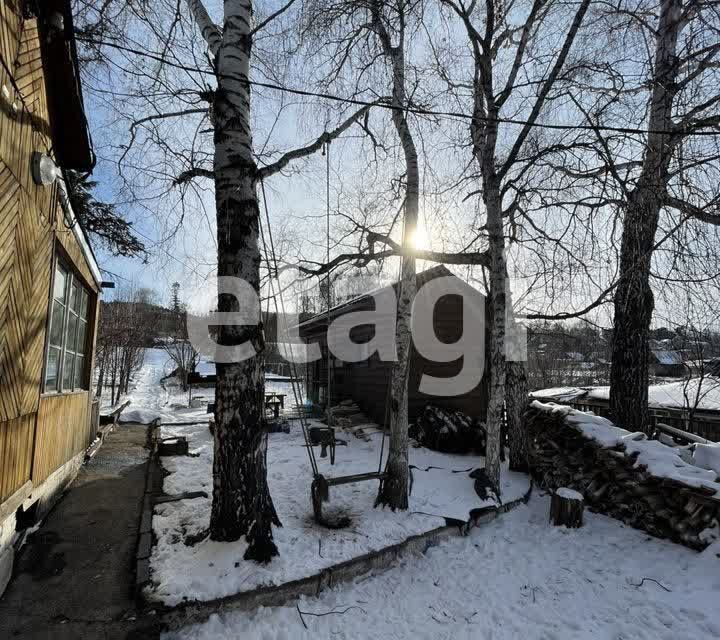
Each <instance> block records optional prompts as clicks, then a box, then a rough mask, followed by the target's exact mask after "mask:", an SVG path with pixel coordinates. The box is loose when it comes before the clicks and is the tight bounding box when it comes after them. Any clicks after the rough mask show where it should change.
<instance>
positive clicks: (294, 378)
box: [258, 180, 318, 476]
mask: <svg viewBox="0 0 720 640" xmlns="http://www.w3.org/2000/svg"><path fill="white" fill-rule="evenodd" d="M260 188H261V191H262V196H263V208H264V209H265V220H266V224H267V230H268V239H269V241H270V248H271V251H272V264H271V263H270V257H269V255H268V250H267V243H266V242H265V233H264V231H263V224H262V219H261V218H260V217H259V216H258V224H259V227H260V238H261V239H262V245H263V253H264V254H265V263H266V264H267V267H268V283H269V285H270V297H271V298H272V300H273V304H274V306H275V314H276V317H277V320H279V319H280V309H279V308H278V301H277V298H278V296H277V295H276V293H275V280H276V279H278V275H279V270H278V262H277V256H276V254H275V243H274V242H273V237H272V227H271V225H270V215H269V213H268V206H267V195H266V193H265V183H264V181H262V180H261V181H260ZM278 288H280V282H279V281H278ZM279 295H280V307H281V308H282V317H283V318H287V315H286V314H285V300H284V299H283V296H282V292H281V291H279ZM276 325H277V321H276ZM285 355H288V353H287V352H286V354H285ZM289 355H290V356H291V357H290V358H287V359H288V361H289V363H290V385H291V387H292V391H293V397H294V399H295V406H296V407H297V410H298V417H299V419H300V425H301V427H302V433H303V439H304V440H305V448H306V449H307V451H308V457H309V459H310V467H311V468H312V472H313V476H317V475H318V464H317V459H316V458H315V451H314V449H313V447H312V444H311V443H310V436H309V435H308V427H307V421H306V418H305V415H304V413H303V411H302V409H301V395H302V394H301V393H300V390H299V388H298V387H299V385H298V380H299V379H300V378H299V377H298V371H297V366H296V364H297V363H296V362H295V360H294V358H293V357H292V354H289Z"/></svg>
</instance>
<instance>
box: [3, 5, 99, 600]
mask: <svg viewBox="0 0 720 640" xmlns="http://www.w3.org/2000/svg"><path fill="white" fill-rule="evenodd" d="M0 56H1V58H2V60H1V62H2V64H1V65H0V593H2V591H3V590H4V588H5V586H6V583H7V580H8V578H9V574H10V571H11V568H12V563H13V555H14V547H13V545H14V544H17V542H18V540H19V538H21V537H22V532H23V529H25V528H27V527H29V526H31V525H32V524H34V523H35V522H36V521H37V519H38V518H39V517H41V516H42V515H43V513H45V512H46V511H47V510H48V509H49V508H50V506H51V505H52V503H53V500H54V498H55V497H56V496H57V495H59V493H60V492H61V491H62V489H63V488H64V487H65V486H66V485H67V484H68V483H69V482H70V481H71V480H72V479H73V477H74V476H75V474H76V473H77V471H78V469H79V467H80V464H81V463H82V461H83V458H84V452H85V450H86V448H87V447H88V445H89V444H90V443H91V442H92V441H93V440H94V438H95V434H96V429H95V416H94V415H93V414H95V415H96V414H97V405H96V404H95V403H93V400H92V397H91V393H90V390H89V386H90V385H89V382H90V371H91V370H92V366H93V350H94V341H95V327H96V316H97V308H98V295H99V293H100V287H101V281H100V273H99V270H98V267H97V264H96V262H95V259H94V257H93V254H92V251H91V249H90V246H89V244H88V242H87V238H86V237H85V235H84V233H83V230H82V229H81V228H80V226H79V225H78V223H77V220H76V219H75V217H74V215H73V212H72V209H71V207H70V204H69V200H68V196H67V192H66V190H65V184H64V181H63V180H62V175H63V174H62V170H64V169H73V170H78V171H84V172H85V171H90V170H91V169H92V167H93V164H94V156H93V153H92V149H91V143H90V136H89V132H88V127H87V121H86V119H85V115H84V111H83V103H82V94H81V91H80V83H79V75H78V67H77V55H76V52H75V43H74V40H73V26H72V17H71V13H70V2H69V0H44V1H43V2H23V1H20V0H0Z"/></svg>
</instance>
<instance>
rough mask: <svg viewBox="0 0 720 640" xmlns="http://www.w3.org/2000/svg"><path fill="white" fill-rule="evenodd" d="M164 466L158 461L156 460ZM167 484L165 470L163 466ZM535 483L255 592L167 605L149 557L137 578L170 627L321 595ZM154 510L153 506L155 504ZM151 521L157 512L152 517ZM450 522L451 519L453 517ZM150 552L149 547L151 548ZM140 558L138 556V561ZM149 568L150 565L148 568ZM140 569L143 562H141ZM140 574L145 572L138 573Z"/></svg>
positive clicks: (462, 531) (461, 527)
mask: <svg viewBox="0 0 720 640" xmlns="http://www.w3.org/2000/svg"><path fill="white" fill-rule="evenodd" d="M157 466H158V467H159V464H158V465H157ZM160 483H161V485H162V471H160ZM532 489H533V483H532V480H531V481H530V488H529V489H528V491H527V492H526V493H525V495H524V496H523V497H522V498H518V499H516V500H512V501H511V502H508V503H505V504H503V505H501V506H500V507H498V508H495V507H490V508H487V509H480V510H478V511H477V512H476V514H474V517H473V518H472V520H471V521H470V522H469V523H464V522H457V521H456V522H453V523H452V524H446V525H445V526H442V527H438V528H436V529H432V530H431V531H427V532H425V533H421V534H417V535H414V536H411V537H409V538H407V539H405V540H403V541H402V542H399V543H397V544H394V545H391V546H388V547H384V548H382V549H378V550H376V551H371V552H369V553H366V554H363V555H361V556H358V557H356V558H351V559H350V560H345V561H344V562H341V563H338V564H336V565H333V566H331V567H327V568H326V569H323V570H322V571H320V572H319V573H316V574H314V575H311V576H308V577H306V578H300V579H298V580H293V581H291V582H285V583H283V584H280V585H272V586H269V587H260V588H258V589H253V590H252V591H244V592H241V593H236V594H234V595H230V596H225V597H223V598H216V599H213V600H206V601H197V600H195V601H192V602H182V603H180V604H178V605H176V606H174V607H165V606H163V605H161V604H159V603H157V602H153V601H151V600H147V599H145V597H144V596H143V595H142V588H143V587H144V586H146V585H147V584H148V583H149V558H148V559H146V560H145V564H144V566H143V570H144V571H147V574H144V577H145V578H146V579H145V580H144V581H143V582H142V584H140V581H138V588H139V589H140V591H139V593H140V594H141V596H140V597H141V598H143V600H144V604H145V606H146V607H147V608H148V609H155V611H156V613H157V615H158V616H159V619H160V620H161V622H162V623H163V625H164V626H165V627H166V628H167V629H170V630H175V629H179V628H182V627H184V626H186V625H189V624H197V623H200V622H204V621H205V620H207V619H208V618H209V617H210V615H212V614H213V613H220V612H223V611H231V610H235V611H249V610H253V609H256V608H257V607H261V606H262V607H278V606H282V605H284V604H286V603H287V602H289V601H291V600H296V599H297V598H299V597H300V596H310V597H314V596H318V595H319V594H320V593H322V592H323V591H325V590H326V589H330V588H332V587H334V586H335V585H337V584H341V583H344V582H349V581H351V580H353V579H354V578H357V577H359V576H362V575H365V574H367V573H370V572H371V571H384V570H387V569H389V568H391V567H392V565H393V564H394V563H395V562H396V561H397V560H398V559H400V558H401V557H403V556H405V555H408V554H413V553H414V554H424V553H426V552H427V550H428V549H429V548H431V547H434V546H437V545H438V544H439V542H440V541H441V540H443V539H445V538H448V537H450V536H462V535H466V534H467V533H468V532H469V531H470V530H471V529H473V528H475V527H478V526H480V525H483V524H486V523H488V522H491V521H492V520H494V519H495V518H496V517H497V516H498V515H499V514H502V513H506V512H508V511H511V510H512V509H514V508H515V507H518V506H520V505H521V504H527V502H528V501H529V500H530V496H531V494H532ZM150 508H151V509H152V507H150ZM150 522H152V517H151V518H150ZM448 522H450V521H448ZM148 555H149V551H148ZM139 563H140V560H138V565H139ZM145 567H147V568H145ZM138 569H139V566H138ZM138 575H140V574H138Z"/></svg>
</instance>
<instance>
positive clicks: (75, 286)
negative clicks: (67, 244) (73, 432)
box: [41, 253, 95, 395]
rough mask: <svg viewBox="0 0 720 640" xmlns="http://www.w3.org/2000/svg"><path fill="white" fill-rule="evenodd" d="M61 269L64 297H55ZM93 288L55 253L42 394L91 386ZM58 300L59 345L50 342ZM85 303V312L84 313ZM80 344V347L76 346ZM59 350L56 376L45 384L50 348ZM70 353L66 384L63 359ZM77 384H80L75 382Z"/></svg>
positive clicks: (79, 390)
mask: <svg viewBox="0 0 720 640" xmlns="http://www.w3.org/2000/svg"><path fill="white" fill-rule="evenodd" d="M59 271H62V272H63V273H64V276H65V288H64V291H63V301H62V302H60V301H59V300H56V297H55V285H56V281H57V275H58V272H59ZM76 290H78V294H77V295H78V297H79V300H78V302H77V308H73V307H74V306H75V304H76V303H75V300H74V296H75V291H76ZM93 294H94V292H93V290H92V289H91V288H90V287H88V286H87V284H86V283H85V281H84V279H83V278H82V277H81V276H80V275H78V273H77V270H76V269H74V268H73V266H72V263H71V262H70V261H69V260H67V259H66V258H65V257H64V255H61V254H57V253H56V255H55V257H54V260H53V263H52V276H51V279H50V296H49V301H48V316H47V323H46V333H45V350H44V354H43V371H42V380H41V393H42V395H69V394H73V393H87V392H88V391H89V389H90V375H89V370H90V366H89V365H90V359H91V357H90V356H91V355H92V354H91V353H90V351H91V349H90V334H91V328H92V326H93V323H92V311H93V309H94V305H95V301H94V298H93ZM57 303H60V304H62V306H63V307H64V309H63V314H62V329H61V333H60V345H59V346H58V345H56V344H53V343H52V342H51V339H52V331H53V316H54V310H55V306H56V304H57ZM83 306H84V313H83ZM71 315H72V316H73V317H74V318H75V331H74V340H73V342H74V345H73V347H72V349H69V348H68V338H69V337H70V336H69V335H68V323H69V322H70V317H71ZM83 325H84V327H85V337H84V340H83V343H82V345H81V344H80V343H79V342H78V336H79V331H80V328H81V327H82V326H83ZM80 347H82V349H81V350H80V351H78V349H79V348H80ZM52 349H55V350H59V355H58V363H57V373H56V376H55V384H54V385H53V386H52V387H49V386H48V379H47V374H48V368H49V362H50V353H51V350H52ZM68 356H70V357H71V358H72V365H71V367H72V370H71V376H72V378H71V380H70V381H69V384H67V385H66V384H65V380H64V378H65V373H66V369H65V363H66V360H67V358H68ZM79 360H80V361H81V362H82V372H81V373H80V374H78V372H77V369H76V367H77V363H78V361H79ZM78 385H79V386H78Z"/></svg>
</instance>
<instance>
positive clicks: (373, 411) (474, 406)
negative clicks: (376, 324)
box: [299, 266, 488, 424]
mask: <svg viewBox="0 0 720 640" xmlns="http://www.w3.org/2000/svg"><path fill="white" fill-rule="evenodd" d="M444 276H450V277H452V278H454V279H455V280H456V281H457V284H458V285H459V286H460V287H461V288H462V290H463V291H464V295H465V296H466V297H465V303H466V304H470V305H471V312H472V315H473V321H474V322H475V321H476V322H478V323H479V324H480V326H485V325H484V322H485V318H484V317H483V315H482V314H484V309H485V304H484V302H485V297H484V295H483V294H482V293H480V292H479V291H477V290H476V289H474V288H472V287H471V286H470V285H468V284H467V283H466V282H464V281H463V280H461V279H459V278H457V277H456V276H455V275H453V274H452V272H450V271H449V270H448V269H447V268H445V267H443V266H438V267H434V268H432V269H428V270H427V271H423V272H422V273H419V274H418V275H417V286H418V288H420V287H421V286H422V285H424V284H425V283H427V282H430V281H432V280H434V279H436V278H440V277H444ZM390 286H391V287H392V288H393V289H395V290H397V283H395V284H393V285H390ZM388 288H389V287H388ZM375 293H377V292H375ZM373 309H374V300H373V297H372V295H371V294H370V293H367V294H365V295H361V296H358V297H356V298H354V299H352V300H350V301H348V302H345V303H343V304H341V305H338V306H336V307H335V308H333V309H331V310H330V312H323V313H319V314H317V315H315V316H312V317H311V318H309V319H307V320H305V321H304V322H302V323H300V326H299V333H300V337H301V338H302V339H303V340H304V341H305V342H307V343H308V344H311V343H317V344H318V345H319V346H320V350H321V353H322V358H321V359H320V360H317V361H315V362H309V363H308V364H307V365H306V381H307V396H308V398H309V400H310V401H311V402H313V403H314V404H316V405H320V406H323V407H324V406H326V405H327V403H328V379H329V380H330V399H329V401H330V404H331V406H332V405H335V404H337V403H339V402H341V401H343V400H346V399H352V400H354V401H355V402H356V403H357V404H358V405H359V406H360V408H361V409H362V410H363V412H364V413H365V414H366V415H367V416H369V417H370V418H371V419H372V420H374V421H375V422H377V423H378V424H385V422H386V414H387V401H388V387H389V384H390V375H391V367H392V362H385V361H381V360H380V359H379V358H378V355H377V353H375V354H374V355H372V356H371V357H370V358H369V359H367V360H364V361H362V362H343V361H340V360H338V359H337V358H335V357H333V356H332V355H331V359H330V364H329V367H328V348H327V327H328V321H330V322H332V321H333V320H334V319H335V318H338V317H339V316H341V315H343V314H347V313H350V312H356V311H368V310H373ZM462 318H463V299H462V298H461V297H460V296H458V295H456V294H451V295H446V296H443V297H441V298H440V299H439V300H438V303H437V305H436V307H435V312H434V316H433V325H434V330H435V334H436V336H437V337H438V338H439V339H440V340H442V341H443V342H447V343H452V342H455V341H457V339H458V338H459V337H460V335H461V334H462V330H463V326H462ZM381 322H382V321H381ZM387 322H388V325H389V327H390V330H391V331H393V332H394V321H393V318H388V319H387ZM373 332H374V329H373V328H372V327H371V326H370V325H360V326H358V327H355V328H354V329H353V331H352V332H351V334H350V337H351V339H352V340H353V341H354V342H357V343H363V342H367V341H368V340H370V339H372V337H373ZM393 335H394V334H393ZM461 366H462V359H459V360H456V361H453V362H442V363H441V362H432V361H429V360H428V359H426V358H425V357H423V356H422V355H420V354H419V353H418V351H417V349H416V348H415V347H414V346H413V352H412V356H411V361H410V375H409V383H408V384H409V398H408V405H409V407H408V408H409V414H410V420H411V421H412V420H414V419H415V418H416V417H417V416H418V415H419V413H420V412H421V411H422V410H423V409H424V407H425V406H426V405H427V404H434V405H437V406H440V407H444V408H448V409H456V410H460V411H463V412H464V413H466V414H467V415H469V416H472V417H476V418H479V419H484V418H485V415H486V411H487V397H488V396H487V391H488V390H487V381H486V379H485V378H483V380H482V381H481V382H480V383H479V384H478V385H477V386H475V387H474V388H473V389H472V390H471V391H469V392H468V393H465V394H463V395H458V396H447V397H438V396H430V395H426V394H424V393H421V392H420V390H419V388H418V387H419V383H420V378H421V376H422V375H423V374H428V375H432V376H434V377H451V376H454V375H457V373H458V372H459V371H460V368H461Z"/></svg>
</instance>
